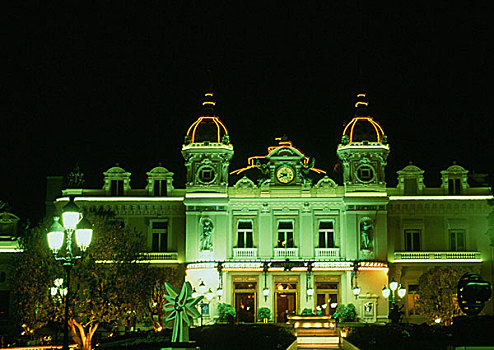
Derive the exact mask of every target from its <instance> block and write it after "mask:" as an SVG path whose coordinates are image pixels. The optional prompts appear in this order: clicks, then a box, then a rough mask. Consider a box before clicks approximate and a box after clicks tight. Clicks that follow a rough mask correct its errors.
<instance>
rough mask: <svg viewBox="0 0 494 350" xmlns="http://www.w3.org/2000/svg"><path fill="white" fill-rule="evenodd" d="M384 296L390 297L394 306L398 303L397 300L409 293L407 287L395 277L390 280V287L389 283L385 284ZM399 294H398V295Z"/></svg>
mask: <svg viewBox="0 0 494 350" xmlns="http://www.w3.org/2000/svg"><path fill="white" fill-rule="evenodd" d="M382 293H383V297H384V298H385V299H388V298H389V301H391V303H392V304H393V306H394V305H395V304H396V302H398V301H401V299H403V297H404V296H405V295H406V294H407V290H406V288H404V287H402V285H401V284H398V282H396V281H395V280H394V279H392V280H391V282H389V288H388V286H387V285H384V288H383V290H382ZM396 294H398V296H396Z"/></svg>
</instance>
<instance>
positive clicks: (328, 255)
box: [316, 248, 340, 259]
mask: <svg viewBox="0 0 494 350" xmlns="http://www.w3.org/2000/svg"><path fill="white" fill-rule="evenodd" d="M339 257H340V248H316V259H339Z"/></svg>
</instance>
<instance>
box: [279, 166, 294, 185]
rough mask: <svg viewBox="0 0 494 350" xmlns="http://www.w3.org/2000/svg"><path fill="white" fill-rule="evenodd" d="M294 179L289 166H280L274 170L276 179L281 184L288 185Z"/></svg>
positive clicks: (292, 171)
mask: <svg viewBox="0 0 494 350" xmlns="http://www.w3.org/2000/svg"><path fill="white" fill-rule="evenodd" d="M294 178H295V171H294V170H293V168H292V167H290V166H287V165H282V166H280V167H279V168H278V169H277V170H276V179H278V181H279V182H281V183H282V184H287V183H290V182H292V180H293V179H294Z"/></svg>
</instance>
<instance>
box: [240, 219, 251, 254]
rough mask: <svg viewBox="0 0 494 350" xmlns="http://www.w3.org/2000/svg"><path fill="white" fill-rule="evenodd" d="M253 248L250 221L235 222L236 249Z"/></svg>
mask: <svg viewBox="0 0 494 350" xmlns="http://www.w3.org/2000/svg"><path fill="white" fill-rule="evenodd" d="M253 246H254V242H253V228H252V220H239V221H238V222H237V247H238V248H252V247H253Z"/></svg>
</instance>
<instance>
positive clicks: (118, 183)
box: [110, 180, 124, 196]
mask: <svg viewBox="0 0 494 350" xmlns="http://www.w3.org/2000/svg"><path fill="white" fill-rule="evenodd" d="M110 195H112V196H123V195H124V182H123V180H111V182H110Z"/></svg>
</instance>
